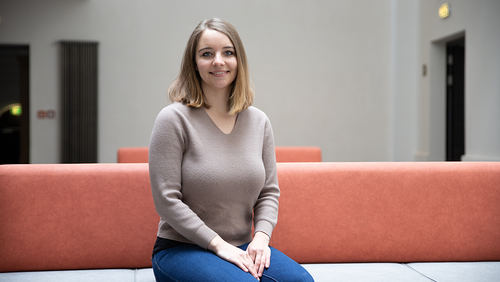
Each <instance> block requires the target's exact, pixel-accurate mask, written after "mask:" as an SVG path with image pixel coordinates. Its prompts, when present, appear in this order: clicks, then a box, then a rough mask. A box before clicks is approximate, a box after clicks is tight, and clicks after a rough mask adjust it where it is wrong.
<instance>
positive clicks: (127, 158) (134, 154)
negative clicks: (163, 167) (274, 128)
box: [117, 146, 321, 163]
mask: <svg viewBox="0 0 500 282" xmlns="http://www.w3.org/2000/svg"><path fill="white" fill-rule="evenodd" d="M275 149H276V150H275V151H276V162H279V163H280V162H321V148H319V147H312V146H295V147H288V146H277V147H276V148H275ZM148 152H149V147H121V148H118V151H117V162H118V163H147V162H148Z"/></svg>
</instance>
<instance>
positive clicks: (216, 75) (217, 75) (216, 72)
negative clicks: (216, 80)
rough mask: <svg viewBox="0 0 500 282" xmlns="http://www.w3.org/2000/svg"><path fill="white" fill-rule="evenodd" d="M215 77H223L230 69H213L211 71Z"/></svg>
mask: <svg viewBox="0 0 500 282" xmlns="http://www.w3.org/2000/svg"><path fill="white" fill-rule="evenodd" d="M210 73H211V74H212V75H213V76H215V77H222V76H225V75H226V74H228V73H229V71H213V72H210Z"/></svg>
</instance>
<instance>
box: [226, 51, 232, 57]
mask: <svg viewBox="0 0 500 282" xmlns="http://www.w3.org/2000/svg"><path fill="white" fill-rule="evenodd" d="M224 54H225V55H226V56H232V55H234V52H233V51H226V52H224Z"/></svg>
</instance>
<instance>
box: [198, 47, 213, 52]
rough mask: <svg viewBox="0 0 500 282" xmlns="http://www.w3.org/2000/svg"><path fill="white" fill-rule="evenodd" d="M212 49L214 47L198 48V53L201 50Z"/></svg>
mask: <svg viewBox="0 0 500 282" xmlns="http://www.w3.org/2000/svg"><path fill="white" fill-rule="evenodd" d="M212 49H213V48H212V47H203V48H201V49H200V50H198V53H199V52H201V51H205V50H212Z"/></svg>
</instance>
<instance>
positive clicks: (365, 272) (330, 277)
mask: <svg viewBox="0 0 500 282" xmlns="http://www.w3.org/2000/svg"><path fill="white" fill-rule="evenodd" d="M302 266H303V267H304V268H305V269H307V271H309V273H310V274H311V275H312V276H313V277H314V280H315V281H316V282H322V281H349V282H367V281H369V282H387V281H408V282H429V281H432V280H430V279H428V278H427V277H425V276H424V275H422V274H420V273H419V272H417V271H415V270H413V269H412V268H410V267H408V266H407V265H405V264H399V263H324V264H302Z"/></svg>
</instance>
